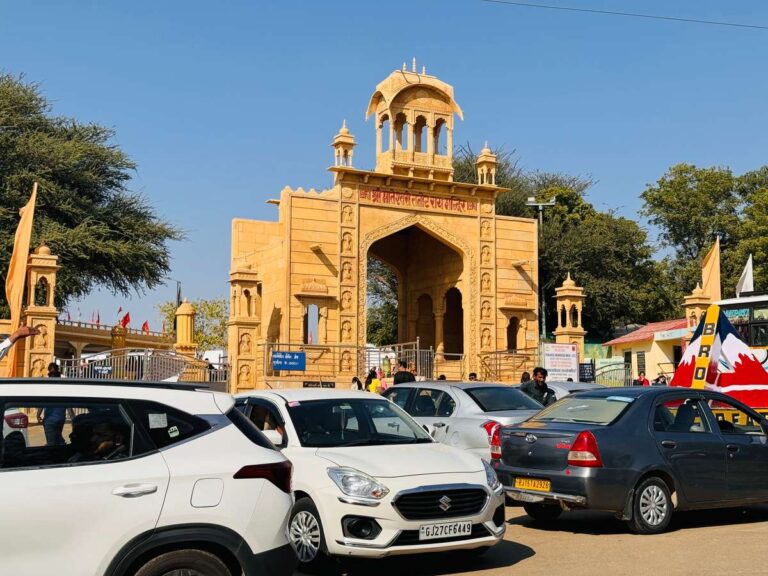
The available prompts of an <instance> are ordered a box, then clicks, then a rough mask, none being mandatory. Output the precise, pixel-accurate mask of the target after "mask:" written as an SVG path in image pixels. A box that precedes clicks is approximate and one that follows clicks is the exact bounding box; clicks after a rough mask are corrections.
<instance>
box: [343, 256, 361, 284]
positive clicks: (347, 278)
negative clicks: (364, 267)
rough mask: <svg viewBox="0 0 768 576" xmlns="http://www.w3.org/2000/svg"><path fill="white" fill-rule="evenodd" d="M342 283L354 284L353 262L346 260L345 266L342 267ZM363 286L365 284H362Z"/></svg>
mask: <svg viewBox="0 0 768 576" xmlns="http://www.w3.org/2000/svg"><path fill="white" fill-rule="evenodd" d="M363 278H364V276H363ZM341 281H342V282H352V262H350V261H349V260H346V261H345V262H344V264H342V265H341ZM361 284H365V283H364V282H361Z"/></svg>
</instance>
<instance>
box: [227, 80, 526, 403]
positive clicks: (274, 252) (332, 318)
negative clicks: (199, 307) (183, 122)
mask: <svg viewBox="0 0 768 576" xmlns="http://www.w3.org/2000/svg"><path fill="white" fill-rule="evenodd" d="M456 116H459V117H462V111H461V109H460V108H459V106H458V104H457V103H456V102H455V100H454V97H453V88H452V87H451V86H449V85H447V84H445V83H444V82H441V81H440V80H438V79H437V78H435V77H434V76H429V75H427V74H426V73H425V72H424V71H422V73H417V72H415V70H414V71H405V70H398V71H396V72H394V73H393V74H392V75H390V76H389V77H388V78H387V79H385V80H384V81H383V82H382V83H380V84H379V85H378V86H377V88H376V91H375V92H374V95H373V97H372V98H371V101H370V104H369V107H368V117H369V118H370V119H372V120H373V121H374V122H375V128H376V150H377V155H376V167H375V169H374V170H370V171H368V170H360V169H356V168H354V167H353V165H352V164H353V162H352V159H353V149H354V146H355V139H354V136H352V134H350V133H349V130H348V129H347V127H346V124H344V125H343V126H342V128H341V130H340V131H339V133H338V134H337V135H336V136H335V138H334V140H333V143H332V147H333V149H334V164H333V166H332V167H331V168H330V171H331V173H332V174H333V178H334V183H333V187H332V188H330V189H328V190H323V191H320V192H318V191H315V190H309V191H304V190H302V189H301V188H299V189H296V190H293V189H291V188H287V187H286V188H284V189H283V190H282V192H281V193H280V196H279V198H277V199H273V200H269V202H270V203H272V204H274V205H276V206H277V208H278V218H277V221H274V222H265V221H255V220H247V219H235V220H234V221H233V223H232V255H231V271H230V285H231V315H230V320H229V337H228V338H229V342H228V344H229V359H230V363H231V366H232V379H231V381H232V389H233V391H241V390H248V389H252V388H259V387H264V386H286V387H289V386H301V385H302V384H303V382H306V381H308V380H327V381H335V382H337V383H339V385H344V386H347V385H348V382H349V381H350V379H351V378H352V376H355V375H357V376H361V377H362V376H363V375H364V372H365V370H366V368H367V365H366V361H365V352H364V351H365V345H366V321H367V314H366V309H367V306H368V305H370V303H369V302H367V301H366V289H367V286H368V270H367V262H368V256H372V257H374V258H376V259H378V260H380V261H381V262H383V263H384V264H385V265H387V266H388V267H389V268H390V269H391V270H392V271H393V272H394V274H395V276H396V278H397V290H398V312H397V314H398V318H397V326H398V338H397V340H398V341H399V342H400V343H405V342H416V341H417V340H418V342H419V347H420V348H421V349H426V350H430V349H431V350H432V353H433V355H434V363H435V371H439V370H440V369H441V367H442V368H445V369H448V368H450V367H451V366H453V367H454V368H456V367H457V366H458V367H460V368H459V371H460V374H459V375H460V376H463V377H466V374H467V373H468V372H471V371H474V372H481V367H482V364H483V361H484V358H485V357H487V356H488V355H491V354H494V353H498V352H500V351H502V352H503V351H507V352H518V351H524V350H526V349H529V348H535V347H536V346H537V343H538V337H539V335H538V328H537V326H538V322H537V318H538V315H537V310H538V297H537V293H538V281H537V278H538V267H537V253H538V245H537V222H536V221H535V220H531V219H524V218H511V217H504V216H497V215H496V214H495V199H496V196H497V195H498V194H499V193H500V192H503V191H504V189H502V188H499V187H497V186H496V184H495V172H496V157H495V156H494V155H493V154H492V152H491V151H490V150H489V149H488V147H487V146H486V147H485V148H483V150H482V151H481V153H480V155H479V156H478V158H477V161H476V168H477V171H476V181H475V182H474V183H459V182H455V181H454V180H453V168H452V162H453V145H452V141H453V130H454V119H455V117H456ZM393 344H395V343H393ZM275 351H285V352H288V351H303V352H304V353H305V354H306V369H305V370H297V371H287V370H282V371H276V370H273V369H272V363H271V360H270V358H271V354H273V353H274V352H275Z"/></svg>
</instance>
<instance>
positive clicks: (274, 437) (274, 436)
mask: <svg viewBox="0 0 768 576" xmlns="http://www.w3.org/2000/svg"><path fill="white" fill-rule="evenodd" d="M262 433H263V434H264V436H266V437H267V440H269V441H270V442H272V444H274V445H275V446H276V447H277V448H280V447H281V446H282V445H283V435H282V434H280V432H278V431H277V430H262Z"/></svg>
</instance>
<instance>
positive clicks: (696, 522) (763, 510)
mask: <svg viewBox="0 0 768 576" xmlns="http://www.w3.org/2000/svg"><path fill="white" fill-rule="evenodd" d="M520 512H521V515H520V516H515V517H513V518H511V519H510V520H509V521H508V524H510V525H513V526H521V527H523V528H529V529H531V530H540V531H543V532H552V531H554V532H571V533H573V534H589V535H600V534H628V533H629V529H628V528H627V525H626V524H625V523H624V522H622V521H621V520H618V519H617V518H616V517H615V516H613V515H612V514H610V513H606V512H591V511H586V510H581V511H576V512H566V513H563V514H562V515H561V516H560V518H558V519H557V520H555V521H554V522H550V523H538V522H534V521H533V520H532V519H531V518H530V517H529V516H528V515H527V514H525V512H523V511H522V509H521V510H520ZM755 522H768V506H767V505H754V506H742V507H739V508H720V509H715V510H692V511H689V512H678V513H676V514H674V515H673V516H672V522H671V523H670V526H669V528H668V529H667V532H675V531H677V530H686V529H691V528H706V527H708V526H726V525H731V524H733V525H735V524H750V523H755Z"/></svg>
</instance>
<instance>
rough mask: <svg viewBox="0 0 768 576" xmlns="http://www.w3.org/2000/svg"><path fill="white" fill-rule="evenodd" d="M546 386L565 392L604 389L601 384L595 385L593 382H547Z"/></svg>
mask: <svg viewBox="0 0 768 576" xmlns="http://www.w3.org/2000/svg"><path fill="white" fill-rule="evenodd" d="M547 384H548V385H550V386H552V385H554V386H558V387H560V388H565V389H566V390H573V389H575V388H578V389H579V390H592V389H593V388H594V389H596V390H600V389H602V388H605V386H603V385H602V384H596V383H594V382H573V381H571V382H569V381H567V380H565V381H564V380H547Z"/></svg>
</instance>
